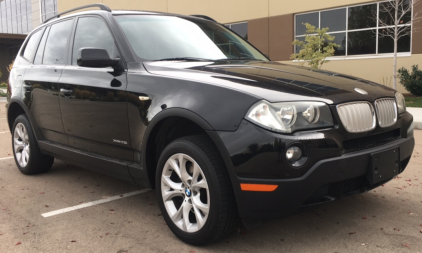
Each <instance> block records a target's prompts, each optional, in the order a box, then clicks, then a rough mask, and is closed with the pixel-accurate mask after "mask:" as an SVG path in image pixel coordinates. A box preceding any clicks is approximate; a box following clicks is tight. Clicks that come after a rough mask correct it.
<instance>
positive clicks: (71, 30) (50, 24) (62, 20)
mask: <svg viewBox="0 0 422 253" xmlns="http://www.w3.org/2000/svg"><path fill="white" fill-rule="evenodd" d="M68 20H72V21H73V24H72V27H71V29H70V35H69V40H68V43H67V48H66V49H65V50H67V52H66V53H65V54H64V55H65V60H64V64H59V65H51V64H44V55H45V46H46V45H47V42H48V37H49V36H50V32H51V27H52V26H53V25H55V24H58V23H60V22H64V21H68ZM47 26H49V27H50V29H49V31H48V37H47V40H46V42H45V45H44V51H43V57H42V61H41V62H42V64H40V65H43V66H66V65H67V64H68V61H69V45H70V39H71V38H72V36H73V31H74V28H75V17H69V18H65V19H59V20H57V21H54V22H51V23H50V22H49V23H48V25H45V26H43V28H46V27H47ZM41 39H42V36H41ZM41 39H40V41H39V42H38V47H39V46H40V45H39V44H40V42H41ZM38 47H37V50H38ZM35 54H36V53H35ZM34 60H35V56H34V59H33V60H32V62H31V63H32V64H33V61H34Z"/></svg>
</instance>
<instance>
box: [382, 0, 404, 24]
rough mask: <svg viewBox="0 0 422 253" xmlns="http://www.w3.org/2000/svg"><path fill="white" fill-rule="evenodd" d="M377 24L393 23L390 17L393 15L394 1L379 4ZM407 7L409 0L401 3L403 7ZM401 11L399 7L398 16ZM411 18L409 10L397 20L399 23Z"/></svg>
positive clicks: (400, 14)
mask: <svg viewBox="0 0 422 253" xmlns="http://www.w3.org/2000/svg"><path fill="white" fill-rule="evenodd" d="M379 5H380V7H379V20H380V24H379V26H384V25H394V22H393V19H392V17H394V15H395V13H394V8H393V6H395V2H383V3H380V4H379ZM406 8H409V0H405V1H404V3H403V9H406ZM402 14H403V12H402V10H401V8H399V11H398V17H400V16H402ZM410 20H411V12H410V11H409V12H407V13H405V14H404V16H403V18H402V19H401V20H400V21H399V24H406V23H407V22H409V21H410Z"/></svg>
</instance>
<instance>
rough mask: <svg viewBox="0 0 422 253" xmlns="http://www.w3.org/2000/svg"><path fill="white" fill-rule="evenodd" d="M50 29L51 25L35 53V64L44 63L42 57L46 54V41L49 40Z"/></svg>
mask: <svg viewBox="0 0 422 253" xmlns="http://www.w3.org/2000/svg"><path fill="white" fill-rule="evenodd" d="M49 31H50V27H47V29H45V32H44V35H43V36H42V39H41V42H40V45H39V46H38V50H37V53H36V54H35V60H34V64H41V63H42V57H43V55H44V48H45V42H46V41H47V36H48V32H49Z"/></svg>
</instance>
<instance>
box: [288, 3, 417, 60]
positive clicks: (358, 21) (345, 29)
mask: <svg viewBox="0 0 422 253" xmlns="http://www.w3.org/2000/svg"><path fill="white" fill-rule="evenodd" d="M402 1H403V3H404V6H403V7H404V10H406V7H408V6H409V0H402ZM392 3H393V2H380V3H374V4H364V5H360V6H350V7H345V8H340V9H333V10H323V11H319V12H314V13H309V14H299V15H296V19H295V20H296V23H295V25H296V31H295V33H296V36H295V38H296V39H297V40H300V41H304V40H305V35H304V33H305V27H304V26H303V25H302V23H306V22H308V23H311V24H313V25H314V26H316V27H318V24H320V27H321V28H326V27H328V28H329V30H328V34H330V35H331V36H334V37H335V39H334V42H335V43H336V44H338V45H340V47H339V48H336V49H335V53H334V55H336V56H342V55H346V56H347V55H364V54H382V53H392V52H393V51H394V43H393V41H392V39H391V38H387V37H384V36H385V35H386V32H387V27H385V26H378V27H377V23H376V17H377V15H378V16H379V18H380V19H382V20H383V21H382V22H380V24H387V25H392V24H393V21H392V19H391V16H390V15H393V14H394V13H393V12H392V8H391V7H392V5H391V4H392ZM386 7H387V8H386ZM388 8H390V9H388ZM401 14H403V10H401V9H400V10H399V15H401ZM410 17H411V15H410V12H409V13H406V14H405V15H404V16H403V19H402V20H401V21H400V22H399V23H400V24H399V28H400V29H408V30H409V31H410V29H411V25H410V23H407V22H409V21H410ZM346 23H347V24H346ZM389 28H390V29H392V27H391V26H390V27H389ZM390 32H391V30H390ZM346 34H348V36H346ZM411 40H412V39H411V35H410V36H405V37H403V38H401V39H400V40H399V41H398V45H397V46H398V52H401V53H403V52H410V43H411ZM377 45H378V48H377ZM295 51H296V52H298V51H299V48H298V47H297V46H296V47H295Z"/></svg>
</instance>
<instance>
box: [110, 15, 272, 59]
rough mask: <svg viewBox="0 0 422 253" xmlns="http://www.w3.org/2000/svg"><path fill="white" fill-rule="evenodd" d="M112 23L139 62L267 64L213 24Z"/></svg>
mask: <svg viewBox="0 0 422 253" xmlns="http://www.w3.org/2000/svg"><path fill="white" fill-rule="evenodd" d="M116 20H117V22H118V23H119V25H120V27H121V28H122V30H123V32H124V33H125V34H126V37H127V39H128V40H129V43H130V45H131V46H132V49H133V51H134V52H135V54H136V55H137V56H138V57H139V58H141V59H143V60H165V59H172V58H177V59H179V58H190V59H194V58H199V60H200V59H202V60H207V59H208V60H219V59H256V60H263V61H268V60H267V58H266V57H265V56H264V55H262V54H261V53H260V52H259V51H258V50H256V49H255V48H253V47H252V46H251V45H249V44H248V43H247V42H246V41H244V40H243V39H242V38H241V37H239V36H237V35H236V34H235V33H233V32H232V31H230V30H229V29H227V28H226V27H224V26H222V25H219V24H217V23H213V22H209V21H205V20H199V19H194V18H192V19H185V18H181V17H174V16H158V15H122V16H116Z"/></svg>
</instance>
